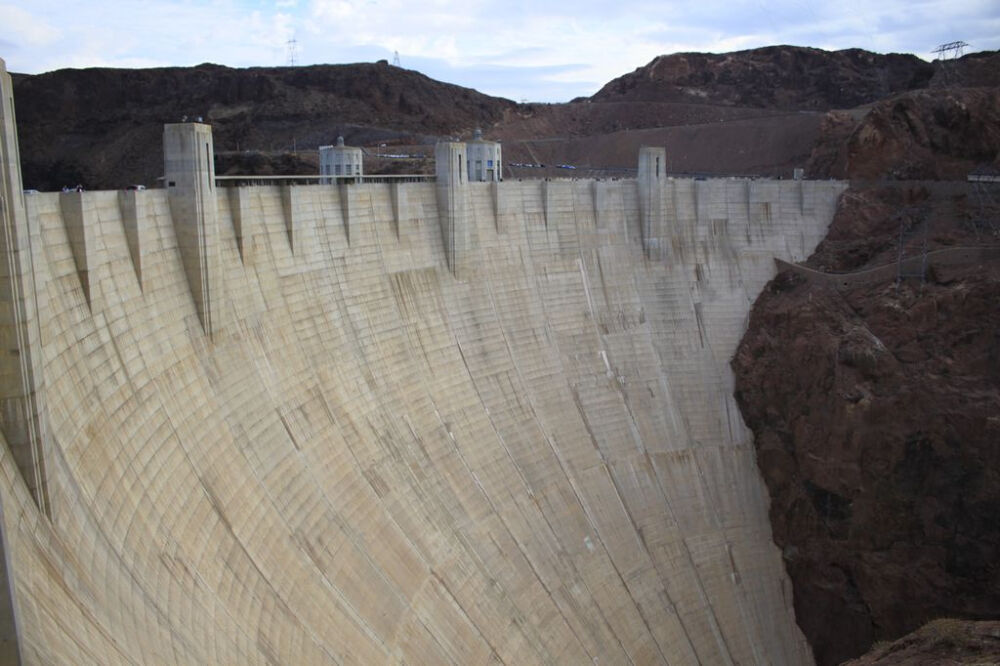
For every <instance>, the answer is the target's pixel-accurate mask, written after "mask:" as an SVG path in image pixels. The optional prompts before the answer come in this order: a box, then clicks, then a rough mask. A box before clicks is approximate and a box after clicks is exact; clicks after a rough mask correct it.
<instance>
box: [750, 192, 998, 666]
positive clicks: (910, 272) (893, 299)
mask: <svg viewBox="0 0 1000 666" xmlns="http://www.w3.org/2000/svg"><path fill="white" fill-rule="evenodd" d="M978 201H979V198H978V196H977V194H976V192H975V191H974V187H973V186H972V185H970V184H967V183H924V184H913V183H900V184H883V185H878V186H875V187H868V188H864V187H859V186H857V185H856V186H855V188H853V189H852V190H851V191H849V192H848V193H846V194H845V197H844V199H843V201H842V203H841V207H840V209H839V211H838V213H837V216H836V218H835V220H834V222H833V225H832V227H831V230H830V233H829V235H828V236H827V239H826V240H824V241H823V243H822V244H821V245H820V247H819V248H818V250H817V252H816V254H815V255H814V256H813V257H812V258H811V259H810V261H809V262H808V266H810V267H812V268H813V269H816V270H817V271H820V272H822V273H829V272H836V273H847V274H856V275H858V276H860V279H857V278H855V279H852V280H851V281H848V280H847V279H846V278H842V279H838V281H837V285H838V286H837V287H834V286H830V285H828V284H824V282H823V281H822V280H818V279H815V277H814V276H813V275H811V274H810V273H808V272H792V271H785V272H782V273H781V274H779V275H778V277H777V278H776V279H775V280H774V281H773V282H772V283H771V285H770V287H769V288H768V289H767V290H765V293H763V294H762V295H761V297H760V298H759V299H758V301H757V303H756V304H755V305H754V309H753V313H752V316H751V320H750V323H749V327H748V331H747V334H746V336H745V337H744V339H743V341H742V343H741V345H740V347H739V350H738V352H737V354H736V356H735V358H734V360H733V369H734V372H735V374H736V381H737V398H738V400H739V402H740V405H741V409H742V410H743V415H744V418H745V420H746V422H747V424H748V425H749V426H750V427H751V429H752V430H753V431H754V436H755V442H756V445H757V449H758V464H759V467H760V469H761V472H762V474H763V476H764V479H765V482H766V483H767V486H768V489H769V491H770V494H771V522H772V527H773V529H774V538H775V541H776V543H777V544H778V546H779V547H780V548H781V549H782V552H783V554H784V559H785V562H786V566H787V568H788V573H789V575H790V577H791V579H792V582H793V586H794V595H795V608H796V617H797V619H798V622H799V625H800V626H801V627H802V629H803V631H804V632H805V634H806V637H807V638H808V639H809V641H810V643H811V644H812V646H813V648H814V651H815V654H816V657H817V661H818V663H819V664H820V665H821V666H822V665H828V664H836V663H840V661H842V660H844V659H847V658H850V657H855V656H858V655H860V654H862V653H863V652H865V651H866V650H868V649H869V647H870V646H871V645H872V643H873V642H874V641H880V640H891V639H895V638H897V637H899V636H901V635H903V634H905V633H906V632H908V631H911V630H913V629H915V628H916V627H918V626H920V625H921V624H923V623H924V622H927V621H929V620H931V619H933V618H936V617H971V618H997V617H1000V522H998V521H997V519H996V518H997V516H998V515H1000V449H998V448H997V442H998V441H1000V310H998V309H997V307H996V304H997V303H998V302H1000V252H994V255H993V258H992V260H990V261H983V260H974V261H963V259H962V256H963V254H962V253H956V252H951V253H948V252H943V253H941V252H938V253H935V251H937V250H942V249H947V248H956V247H967V246H987V247H994V248H995V247H998V246H1000V210H998V208H997V206H996V205H994V206H992V207H990V206H986V207H980V206H979V204H978ZM900 238H902V244H903V254H904V257H913V258H914V259H913V261H911V262H909V263H908V264H904V268H903V270H902V271H901V272H902V274H903V279H902V280H901V281H900V282H899V284H897V281H896V277H897V274H898V273H899V272H900V271H897V268H896V265H895V263H894V262H895V260H896V259H897V257H898V256H899V251H900ZM925 244H926V245H925ZM925 246H926V248H927V250H928V252H927V255H926V257H927V260H926V271H922V270H921V268H922V265H923V264H924V261H923V257H924V252H923V248H924V247H925ZM886 264H888V266H889V268H888V270H886V271H884V272H879V271H875V272H873V273H867V274H866V273H859V271H864V270H866V269H871V268H873V267H877V266H882V265H886ZM921 274H923V279H921V277H920V275H921ZM845 282H847V284H846V285H844V284H843V283H845Z"/></svg>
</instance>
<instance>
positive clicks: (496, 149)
mask: <svg viewBox="0 0 1000 666" xmlns="http://www.w3.org/2000/svg"><path fill="white" fill-rule="evenodd" d="M501 153H502V151H501V148H500V143H499V142H497V141H487V140H485V139H484V138H483V131H482V130H479V129H477V130H476V131H475V133H474V135H473V139H472V141H469V142H467V143H466V144H465V157H466V165H467V168H468V170H469V181H470V182H473V183H490V182H497V181H500V180H503V178H502V176H503V171H502V167H503V165H502V162H501Z"/></svg>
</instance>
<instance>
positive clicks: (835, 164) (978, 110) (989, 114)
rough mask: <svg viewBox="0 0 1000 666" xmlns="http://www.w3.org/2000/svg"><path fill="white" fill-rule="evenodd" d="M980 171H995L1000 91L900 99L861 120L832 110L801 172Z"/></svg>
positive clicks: (941, 174)
mask: <svg viewBox="0 0 1000 666" xmlns="http://www.w3.org/2000/svg"><path fill="white" fill-rule="evenodd" d="M994 60H995V63H996V66H997V71H1000V58H995V59H994ZM982 165H993V166H996V167H1000V87H992V88H947V89H930V90H920V91H914V92H910V93H904V94H901V95H896V96H893V97H891V98H889V99H886V100H883V101H880V102H878V103H877V104H875V105H874V106H872V107H871V109H870V110H869V111H868V112H867V113H866V114H864V115H863V116H861V117H860V119H858V118H857V114H851V113H850V112H843V111H834V112H831V113H829V114H827V117H826V118H825V119H824V122H823V130H822V132H821V137H820V139H819V140H818V141H817V142H816V144H815V145H814V147H813V151H812V155H811V157H810V159H809V165H808V169H807V170H808V172H809V174H810V175H811V176H812V177H820V178H824V177H829V178H840V179H853V180H857V179H861V180H872V179H878V178H883V177H888V178H892V179H896V180H955V179H958V180H961V179H964V178H965V176H966V174H968V173H969V172H970V171H972V170H974V169H975V168H977V167H979V166H982Z"/></svg>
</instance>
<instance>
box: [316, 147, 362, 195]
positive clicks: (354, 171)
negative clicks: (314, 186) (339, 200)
mask: <svg viewBox="0 0 1000 666" xmlns="http://www.w3.org/2000/svg"><path fill="white" fill-rule="evenodd" d="M363 161H364V155H363V154H362V152H361V149H360V148H355V147H353V146H345V145H344V137H342V136H338V137H337V145H335V146H320V147H319V173H320V175H321V176H326V178H321V179H320V182H321V183H323V184H330V183H333V182H337V181H340V180H342V179H343V178H344V177H346V176H350V177H351V178H352V179H354V178H358V177H360V176H361V175H363V173H364V166H363ZM329 176H333V178H330V177H329Z"/></svg>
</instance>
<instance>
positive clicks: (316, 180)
mask: <svg viewBox="0 0 1000 666" xmlns="http://www.w3.org/2000/svg"><path fill="white" fill-rule="evenodd" d="M435 180H436V176H434V175H433V174H366V175H363V176H334V175H329V176H327V175H322V174H308V175H292V176H216V177H215V185H216V187H246V186H253V185H339V184H341V183H345V184H351V183H433V182H434V181H435Z"/></svg>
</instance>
